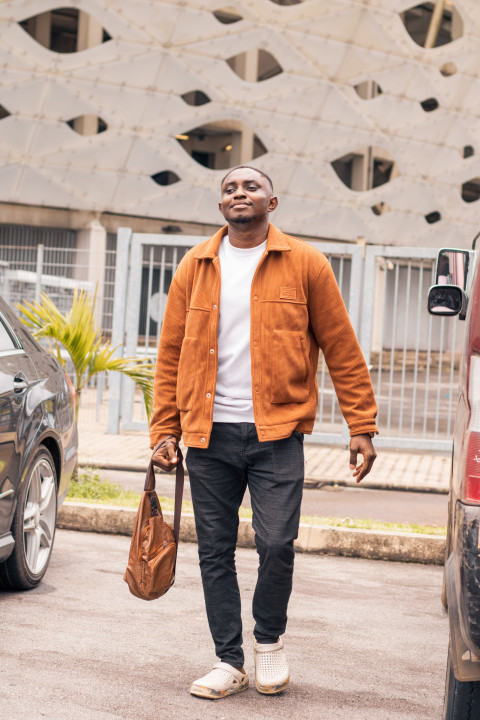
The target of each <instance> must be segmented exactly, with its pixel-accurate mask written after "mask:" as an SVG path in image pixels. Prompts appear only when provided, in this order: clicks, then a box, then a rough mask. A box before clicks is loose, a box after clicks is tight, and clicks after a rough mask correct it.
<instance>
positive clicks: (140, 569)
mask: <svg viewBox="0 0 480 720" xmlns="http://www.w3.org/2000/svg"><path fill="white" fill-rule="evenodd" d="M161 445H162V443H159V444H158V445H157V446H156V447H155V448H154V450H153V453H155V452H156V450H158V448H159V447H161ZM176 447H177V457H178V462H177V465H176V483H175V514H174V522H173V528H172V526H171V525H169V524H168V523H166V522H165V520H164V519H163V515H162V508H161V507H160V502H159V499H158V495H157V493H156V492H155V472H154V470H153V462H152V460H150V463H149V465H148V469H147V475H146V478H145V487H144V493H143V496H142V499H141V501H140V507H139V508H138V512H137V516H136V518H135V526H134V528H133V535H132V542H131V544H130V553H129V556H128V565H127V569H126V570H125V574H124V576H123V579H124V580H125V582H126V583H127V584H128V587H129V589H130V592H131V593H132V595H135V596H136V597H138V598H141V599H142V600H155V599H156V598H159V597H161V596H162V595H165V593H166V592H167V591H168V590H170V588H171V587H172V585H173V583H174V581H175V566H176V562H177V545H178V536H179V532H180V513H181V509H182V496H183V485H184V479H185V473H184V469H183V456H182V453H181V450H180V448H179V447H178V445H177V446H176ZM153 453H152V455H153Z"/></svg>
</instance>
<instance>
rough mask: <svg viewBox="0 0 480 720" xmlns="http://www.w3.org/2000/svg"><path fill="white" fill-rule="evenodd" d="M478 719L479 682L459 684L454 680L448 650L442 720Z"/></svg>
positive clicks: (479, 708) (479, 709)
mask: <svg viewBox="0 0 480 720" xmlns="http://www.w3.org/2000/svg"><path fill="white" fill-rule="evenodd" d="M478 718H480V681H478V682H461V681H460V680H457V679H456V677H455V675H454V673H453V663H452V658H451V655H450V648H449V650H448V662H447V678H446V681H445V700H444V705H443V720H478Z"/></svg>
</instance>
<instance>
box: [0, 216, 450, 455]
mask: <svg viewBox="0 0 480 720" xmlns="http://www.w3.org/2000/svg"><path fill="white" fill-rule="evenodd" d="M202 239H203V238H199V237H189V236H169V235H167V236H159V235H137V234H132V232H131V231H130V230H128V229H122V230H121V231H119V235H118V238H117V236H115V235H108V237H107V243H106V248H105V249H104V250H103V251H102V252H101V253H100V252H97V253H96V251H95V248H93V249H92V248H89V249H88V252H87V250H85V249H84V248H82V247H78V244H77V236H76V233H75V232H74V231H70V230H57V229H53V230H49V229H42V228H29V227H28V226H25V227H23V228H19V227H18V226H5V225H4V226H1V225H0V293H1V294H2V295H3V296H4V297H6V299H7V300H9V301H10V303H11V304H12V305H13V306H14V307H15V305H16V303H18V302H22V301H24V300H32V299H34V298H38V297H39V294H40V292H41V291H42V290H44V291H46V292H47V293H48V294H49V296H50V297H52V299H54V301H55V302H57V304H58V305H59V307H60V309H61V310H62V311H66V310H68V309H69V307H70V304H71V299H72V297H73V290H74V288H75V287H77V288H80V287H83V288H85V289H86V290H87V291H88V292H91V293H94V292H95V291H96V293H97V300H96V308H97V320H98V323H99V325H100V326H101V328H102V331H103V333H104V336H105V337H106V339H111V341H112V344H113V345H114V346H117V345H123V344H125V346H124V353H125V354H126V355H140V356H144V357H150V358H151V359H152V362H154V361H155V357H156V349H157V346H158V340H159V335H160V331H161V325H162V319H163V314H164V311H165V304H166V298H167V294H168V290H169V287H170V283H171V281H172V277H173V274H174V272H175V269H176V267H177V265H178V263H179V262H180V260H181V259H182V257H183V256H184V254H185V253H186V252H187V251H188V249H189V248H190V247H191V246H192V245H194V244H196V243H198V242H199V241H200V240H202ZM314 244H315V245H316V246H317V247H318V248H319V249H320V250H322V251H323V252H324V253H325V254H326V255H327V257H328V259H329V261H330V263H331V265H332V268H333V270H334V273H335V276H336V278H337V282H338V284H339V287H340V290H341V293H342V296H343V298H344V300H345V303H346V305H347V309H348V311H349V314H350V318H351V320H352V324H353V326H354V329H355V331H356V332H357V335H358V337H359V338H360V343H361V346H362V350H363V352H364V355H365V359H366V361H367V364H368V365H369V368H370V372H371V376H372V381H373V385H374V389H375V392H376V397H377V402H378V406H379V415H378V424H379V428H380V436H379V437H378V438H377V441H376V442H377V445H379V446H381V445H383V446H389V447H397V448H409V449H412V448H417V449H419V450H421V449H437V450H448V449H449V448H450V447H451V435H452V430H453V422H454V417H455V409H456V399H457V394H458V390H457V389H458V380H459V377H458V376H459V357H460V350H461V345H462V341H463V332H464V323H461V322H459V321H458V320H457V319H449V318H440V317H432V316H430V315H428V314H427V312H426V297H427V292H428V287H429V286H430V285H431V284H433V282H434V268H435V258H436V255H437V251H436V250H434V249H431V248H430V249H424V248H392V247H379V246H368V247H366V248H365V249H364V248H363V247H362V246H355V245H353V246H352V245H347V244H340V243H314ZM92 265H93V266H94V271H93V272H92ZM116 268H121V272H118V273H117V272H116ZM119 352H120V351H119ZM318 384H319V390H320V400H319V406H318V413H317V419H316V423H315V427H314V433H313V435H312V436H311V438H309V439H312V440H314V441H318V442H325V443H341V444H345V443H346V442H347V441H348V433H347V430H346V426H345V423H344V421H343V418H342V415H341V412H340V409H339V406H338V402H337V399H336V396H335V392H334V388H333V385H332V382H331V380H330V376H329V374H328V369H327V368H326V366H325V363H324V361H323V359H322V358H321V359H320V362H319V367H318ZM107 410H108V413H107ZM107 415H108V417H107ZM81 420H82V421H84V422H90V421H97V422H100V423H101V424H102V426H103V427H105V426H107V420H108V429H109V431H110V432H118V431H119V429H120V427H121V428H123V429H144V428H146V416H145V410H144V406H143V400H142V396H141V394H140V393H139V392H138V391H136V390H135V388H134V386H133V385H132V383H131V382H130V381H129V380H128V379H126V378H124V379H122V378H120V376H118V375H117V374H112V375H111V377H102V376H98V377H96V378H95V379H94V380H93V381H92V382H91V384H90V387H89V388H88V389H87V391H86V392H85V393H84V394H83V397H82V409H81Z"/></svg>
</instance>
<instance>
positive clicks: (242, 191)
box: [218, 168, 278, 225]
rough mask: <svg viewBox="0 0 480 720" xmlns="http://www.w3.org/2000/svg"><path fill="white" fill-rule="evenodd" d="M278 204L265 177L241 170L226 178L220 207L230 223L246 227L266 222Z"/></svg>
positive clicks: (254, 172) (245, 169)
mask: <svg viewBox="0 0 480 720" xmlns="http://www.w3.org/2000/svg"><path fill="white" fill-rule="evenodd" d="M277 204H278V200H277V198H276V197H275V196H274V195H273V193H272V188H271V187H270V183H269V182H268V180H267V179H266V178H264V177H263V175H260V173H258V172H256V171H255V170H250V169H249V168H239V169H238V170H233V171H232V172H231V173H230V174H229V175H227V177H226V178H225V180H224V182H223V185H222V199H221V202H219V204H218V207H219V209H220V212H221V213H222V215H223V217H224V218H225V220H226V221H227V222H228V223H233V224H238V225H244V224H247V223H252V222H254V221H258V220H265V219H266V218H267V216H268V213H270V212H272V210H275V208H276V207H277Z"/></svg>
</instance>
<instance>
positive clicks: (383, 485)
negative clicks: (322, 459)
mask: <svg viewBox="0 0 480 720" xmlns="http://www.w3.org/2000/svg"><path fill="white" fill-rule="evenodd" d="M79 467H80V468H89V467H95V468H98V469H99V470H116V471H119V472H122V471H123V472H138V473H143V474H145V465H125V463H123V464H122V463H102V462H100V463H97V462H90V463H88V462H84V461H82V460H81V461H80V462H79ZM165 475H168V473H165ZM185 478H188V472H187V470H186V469H185ZM324 486H327V487H335V486H336V487H355V488H361V489H362V490H397V491H398V492H414V493H430V494H436V495H448V493H449V490H448V488H447V487H432V486H428V485H413V484H408V483H402V484H397V483H389V482H371V481H368V480H367V481H366V482H363V483H357V482H355V480H329V479H320V478H318V477H308V476H307V477H305V480H304V483H303V487H304V488H305V489H306V490H315V489H321V488H322V487H324Z"/></svg>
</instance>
